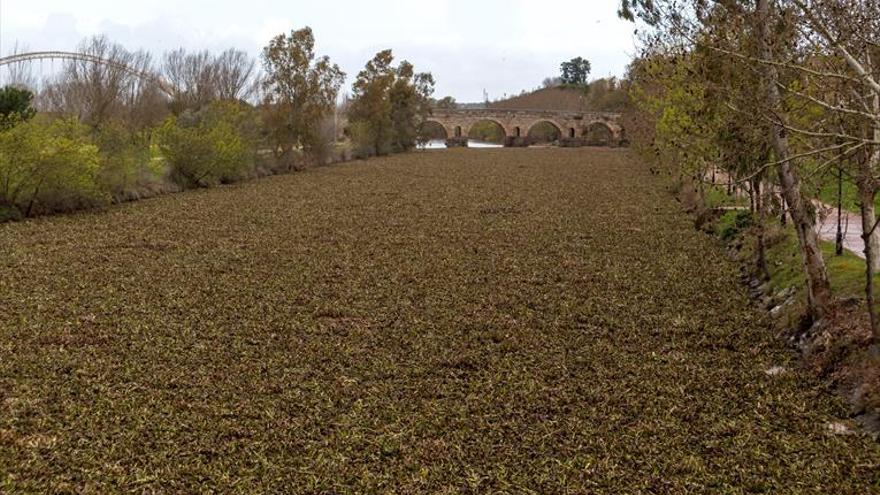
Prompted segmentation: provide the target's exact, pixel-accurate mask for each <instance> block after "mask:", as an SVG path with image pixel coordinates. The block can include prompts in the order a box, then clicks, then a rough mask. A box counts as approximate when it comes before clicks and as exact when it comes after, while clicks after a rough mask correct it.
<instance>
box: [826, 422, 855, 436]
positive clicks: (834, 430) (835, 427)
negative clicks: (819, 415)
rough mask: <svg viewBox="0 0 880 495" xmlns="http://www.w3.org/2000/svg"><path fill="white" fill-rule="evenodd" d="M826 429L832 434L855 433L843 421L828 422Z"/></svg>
mask: <svg viewBox="0 0 880 495" xmlns="http://www.w3.org/2000/svg"><path fill="white" fill-rule="evenodd" d="M828 431H830V432H831V434H832V435H855V434H856V432H855V431H853V429H852V428H850V427H849V426H847V425H845V424H843V423H828Z"/></svg>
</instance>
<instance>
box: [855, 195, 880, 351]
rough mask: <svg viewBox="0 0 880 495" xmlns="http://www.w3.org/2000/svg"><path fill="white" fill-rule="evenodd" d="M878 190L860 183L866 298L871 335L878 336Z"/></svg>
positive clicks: (879, 255) (879, 246) (879, 251)
mask: <svg viewBox="0 0 880 495" xmlns="http://www.w3.org/2000/svg"><path fill="white" fill-rule="evenodd" d="M876 196H877V190H876V189H874V188H872V187H870V186H868V185H866V184H864V182H863V181H860V185H859V199H860V201H861V206H860V208H859V209H860V210H861V212H862V239H863V240H864V241H865V277H866V279H865V298H866V300H867V304H868V316H870V318H871V335H872V336H876V335H877V326H878V322H877V308H876V306H875V304H874V274H875V273H877V263H878V261H880V242H878V239H877V233H878V232H880V230H878V229H875V228H874V227H875V224H876V223H877V215H876V212H875V207H874V199H875V197H876Z"/></svg>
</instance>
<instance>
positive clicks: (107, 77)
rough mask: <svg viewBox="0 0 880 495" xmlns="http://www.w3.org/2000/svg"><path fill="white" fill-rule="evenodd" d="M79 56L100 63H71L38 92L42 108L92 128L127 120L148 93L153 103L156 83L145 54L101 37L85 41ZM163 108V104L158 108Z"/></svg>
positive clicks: (73, 61)
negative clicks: (70, 117)
mask: <svg viewBox="0 0 880 495" xmlns="http://www.w3.org/2000/svg"><path fill="white" fill-rule="evenodd" d="M79 51H80V52H81V53H85V54H87V55H91V56H93V57H96V58H99V59H101V60H102V61H103V63H98V62H94V61H88V60H72V61H69V62H67V63H65V66H64V68H63V70H62V71H61V74H60V75H59V76H58V77H57V78H56V79H55V81H54V82H52V83H50V84H49V85H48V86H47V87H46V88H45V89H44V91H43V92H42V94H41V100H42V106H43V107H44V108H45V109H47V110H49V111H54V112H59V113H65V114H72V115H75V116H77V117H78V118H79V119H80V120H81V121H82V122H84V123H86V124H88V125H89V126H91V127H93V128H97V127H100V126H101V125H102V124H104V123H106V122H108V121H112V120H127V119H128V118H129V117H131V112H132V109H133V107H134V106H137V105H135V103H137V102H142V101H144V99H145V98H146V97H147V96H146V95H148V94H152V95H154V97H153V98H151V99H150V104H154V103H155V100H156V98H155V95H156V94H157V92H158V90H157V85H158V81H157V78H156V76H155V75H154V72H153V70H152V61H151V57H150V55H149V54H148V53H146V52H142V51H138V52H129V51H127V50H126V49H125V48H123V47H122V46H121V45H118V44H115V43H112V42H111V41H110V40H109V39H107V38H106V37H104V36H97V37H93V38H89V39H87V40H86V41H84V42H83V43H82V44H81V45H80V48H79ZM162 106H163V107H164V105H162Z"/></svg>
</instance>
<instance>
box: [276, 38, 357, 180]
mask: <svg viewBox="0 0 880 495" xmlns="http://www.w3.org/2000/svg"><path fill="white" fill-rule="evenodd" d="M263 67H264V69H265V70H266V78H265V81H264V83H263V88H264V90H265V91H266V97H265V100H264V105H263V108H264V112H265V117H264V120H265V125H266V128H267V130H268V134H269V136H270V139H271V141H272V144H273V147H274V151H275V154H276V158H278V159H280V160H283V161H286V162H287V164H288V168H289V169H292V168H293V166H294V164H293V159H292V151H293V150H294V149H297V148H302V149H303V151H304V152H305V153H306V154H312V153H313V152H314V151H315V150H317V149H320V146H321V143H320V142H319V141H320V140H321V139H323V138H322V136H321V133H320V132H319V125H320V124H321V121H322V120H323V119H325V118H326V117H327V116H328V115H330V114H332V112H333V111H334V110H335V107H336V97H337V95H338V93H339V88H340V87H341V86H342V83H343V81H344V80H345V73H344V72H342V70H341V69H340V68H339V66H337V65H336V64H332V63H330V59H329V58H328V57H326V56H324V57H320V58H316V57H315V36H314V34H313V33H312V30H311V28H308V27H306V28H303V29H300V30H298V31H291V33H290V34H289V35H283V34H282V35H278V36H276V37H275V38H274V39H272V41H271V42H269V45H268V46H266V48H264V49H263Z"/></svg>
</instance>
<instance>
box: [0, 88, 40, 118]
mask: <svg viewBox="0 0 880 495" xmlns="http://www.w3.org/2000/svg"><path fill="white" fill-rule="evenodd" d="M33 101H34V94H33V93H31V92H30V91H28V90H26V89H22V88H19V87H16V86H5V87H3V88H0V119H2V120H3V122H9V121H10V119H11V118H13V117H14V116H15V117H17V118H15V121H22V120H28V119H30V118H31V117H33V116H34V115H35V114H36V113H37V111H36V110H34V108H33V107H32V106H31V105H32V104H33Z"/></svg>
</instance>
